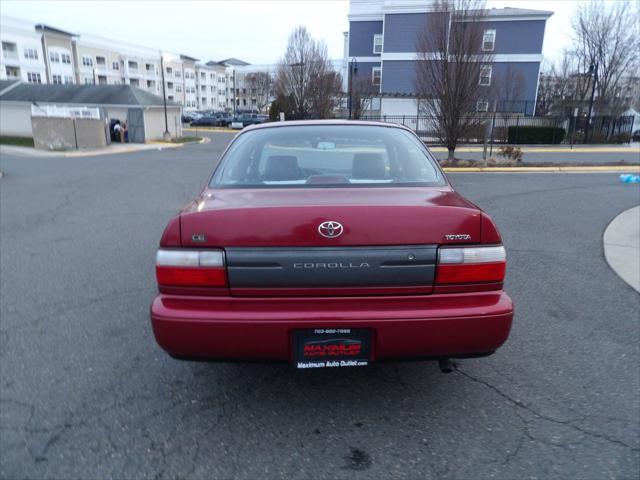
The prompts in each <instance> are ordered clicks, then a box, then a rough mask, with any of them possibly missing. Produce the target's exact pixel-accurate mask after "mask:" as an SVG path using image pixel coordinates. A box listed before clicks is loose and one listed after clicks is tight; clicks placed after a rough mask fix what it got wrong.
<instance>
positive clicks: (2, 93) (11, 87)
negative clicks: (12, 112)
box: [0, 80, 24, 97]
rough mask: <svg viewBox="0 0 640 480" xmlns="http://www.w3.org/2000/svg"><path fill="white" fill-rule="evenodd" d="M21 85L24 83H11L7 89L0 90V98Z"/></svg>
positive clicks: (20, 81) (17, 81) (15, 81)
mask: <svg viewBox="0 0 640 480" xmlns="http://www.w3.org/2000/svg"><path fill="white" fill-rule="evenodd" d="M9 81H10V80H9ZM22 83H24V82H23V81H22V80H14V81H13V83H11V84H9V85H7V87H5V88H3V89H2V90H0V97H2V95H4V94H5V93H7V92H10V91H11V90H13V89H14V88H16V87H17V86H18V85H21V84H22Z"/></svg>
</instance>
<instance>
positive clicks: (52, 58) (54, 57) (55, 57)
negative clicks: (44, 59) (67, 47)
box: [49, 52, 60, 63]
mask: <svg viewBox="0 0 640 480" xmlns="http://www.w3.org/2000/svg"><path fill="white" fill-rule="evenodd" d="M49 60H50V61H51V62H53V63H60V54H59V53H58V52H49Z"/></svg>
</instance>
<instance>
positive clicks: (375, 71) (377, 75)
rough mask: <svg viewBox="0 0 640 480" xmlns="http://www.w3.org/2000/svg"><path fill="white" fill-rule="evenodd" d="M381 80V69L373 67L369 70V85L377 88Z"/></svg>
mask: <svg viewBox="0 0 640 480" xmlns="http://www.w3.org/2000/svg"><path fill="white" fill-rule="evenodd" d="M381 78H382V68H380V67H373V68H372V69H371V84H372V85H374V86H376V87H379V86H380V80H381Z"/></svg>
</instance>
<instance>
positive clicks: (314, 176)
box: [211, 125, 446, 188]
mask: <svg viewBox="0 0 640 480" xmlns="http://www.w3.org/2000/svg"><path fill="white" fill-rule="evenodd" d="M445 183H446V182H445V180H444V178H443V176H442V174H441V173H440V170H439V169H438V168H437V167H436V165H435V160H433V158H432V157H431V156H430V154H429V153H428V151H427V149H426V147H425V146H424V145H423V144H422V143H421V142H420V141H419V140H418V139H417V138H416V137H415V136H413V135H412V134H411V133H409V132H407V131H405V130H403V129H401V128H393V127H384V126H370V125H321V126H319V125H309V126H291V127H289V126H286V127H277V128H265V129H260V130H255V131H251V132H246V133H243V134H241V135H239V136H238V138H237V139H236V140H235V141H234V142H233V143H232V144H231V146H230V147H229V150H228V151H227V153H226V154H225V155H224V157H223V158H222V160H221V162H220V165H219V166H218V168H217V170H216V172H215V174H214V176H213V178H212V180H211V186H212V187H218V188H219V187H223V188H224V187H226V188H256V187H261V188H282V187H347V186H368V187H371V186H380V187H384V186H400V185H408V186H412V185H416V186H417V185H421V186H442V185H445Z"/></svg>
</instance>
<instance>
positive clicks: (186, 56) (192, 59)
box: [180, 53, 200, 62]
mask: <svg viewBox="0 0 640 480" xmlns="http://www.w3.org/2000/svg"><path fill="white" fill-rule="evenodd" d="M180 58H181V59H182V60H191V61H192V62H199V61H200V59H199V58H194V57H190V56H189V55H183V54H182V53H181V54H180Z"/></svg>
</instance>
